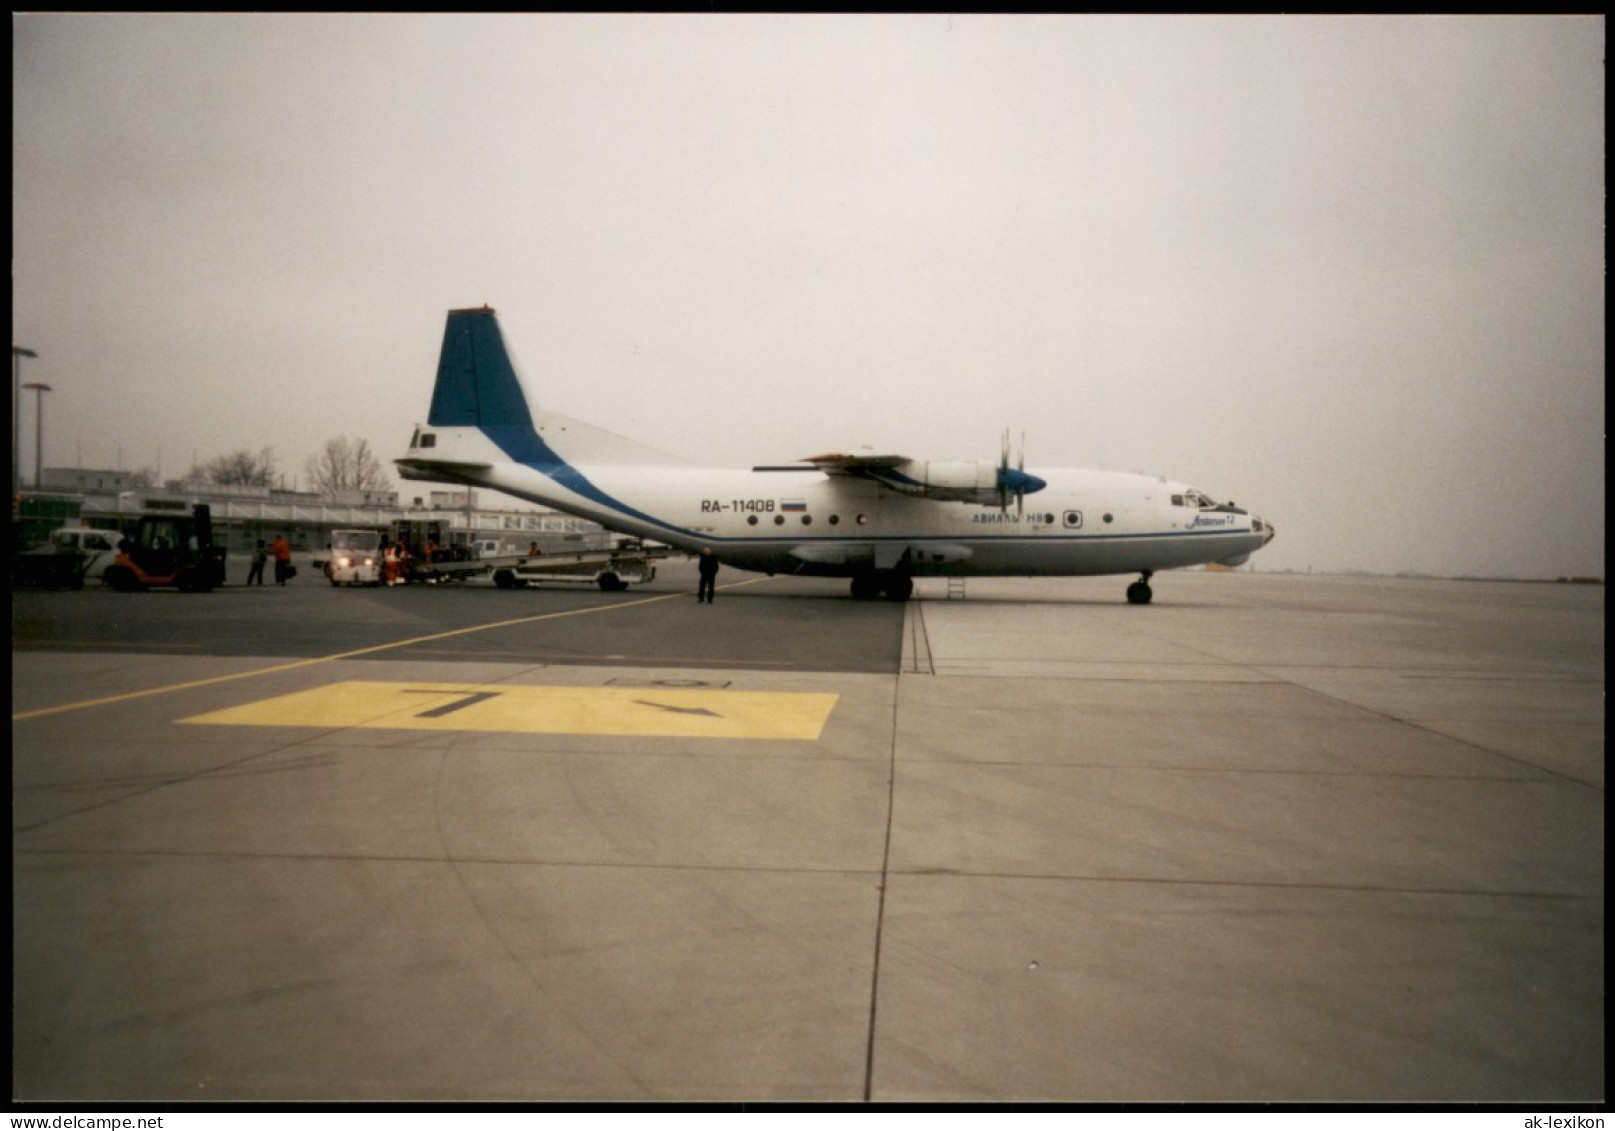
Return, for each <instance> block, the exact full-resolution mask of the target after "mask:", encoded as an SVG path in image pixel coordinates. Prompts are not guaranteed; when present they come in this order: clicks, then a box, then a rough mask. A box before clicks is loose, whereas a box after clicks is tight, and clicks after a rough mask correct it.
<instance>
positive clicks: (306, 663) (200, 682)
mask: <svg viewBox="0 0 1615 1131" xmlns="http://www.w3.org/2000/svg"><path fill="white" fill-rule="evenodd" d="M766 580H767V578H762V577H755V578H751V579H749V580H746V581H736V582H732V583H730V584H729V585H720V586H719V587H718V588H720V589H738V588H739V587H740V586H742V585H756V584H758V583H759V582H762V581H766ZM688 596H689V594H688V593H664V594H663V595H662V596H660V597H641V598H639V599H638V600H635V601H618V602H617V603H616V604H614V605H593V606H591V607H589V608H586V609H567V610H565V611H563V612H559V613H539V614H538V615H536V616H531V617H517V618H515V619H514V620H498V621H494V622H492V623H491V624H475V625H472V626H471V627H470V628H455V629H450V630H449V631H447V632H434V633H432V634H430V635H428V636H412V637H410V638H409V639H408V640H394V641H393V642H392V643H391V644H375V645H372V646H371V647H369V648H355V649H354V650H353V651H351V652H336V653H333V654H332V655H329V656H312V657H310V658H309V659H306V660H293V661H291V662H290V663H285V664H274V665H272V666H270V667H267V668H254V669H253V670H252V671H250V672H236V673H234V674H232V675H215V676H209V677H207V678H206V679H192V680H187V681H186V682H184V683H170V684H166V685H164V686H162V687H148V688H146V689H145V690H143V691H125V692H124V693H122V694H121V695H105V696H102V697H101V698H100V699H84V700H81V701H79V702H77V703H60V704H57V705H56V706H54V707H36V708H35V709H34V710H32V711H13V712H12V713H11V721H12V722H14V723H15V722H21V721H22V720H24V719H38V718H43V717H45V716H46V715H60V714H64V713H65V712H68V711H82V710H84V709H85V708H87V707H104V706H106V705H108V704H110V703H126V702H128V701H129V700H131V699H145V698H147V697H148V696H152V695H167V694H168V693H169V692H171V691H188V690H190V689H191V688H193V687H209V686H211V685H213V684H215V683H231V682H233V681H235V680H238V679H252V678H253V677H254V676H260V675H273V674H274V673H275V672H289V671H293V670H295V669H297V668H307V667H312V666H313V665H315V664H329V663H330V662H331V661H333V660H351V659H353V658H354V657H355V656H371V655H374V654H375V653H377V652H387V651H391V650H392V649H394V648H408V647H409V646H410V645H411V644H425V643H427V642H429V641H432V640H447V639H449V638H450V637H451V636H465V635H467V634H469V633H472V632H486V631H487V630H488V629H490V628H508V627H510V626H511V625H514V624H536V623H537V622H538V621H543V620H559V619H561V618H562V617H582V616H588V615H590V614H591V613H609V612H612V611H614V610H616V609H631V608H633V607H634V606H636V605H654V604H656V603H657V602H658V601H678V600H684V599H686V598H688ZM471 658H472V659H475V657H471Z"/></svg>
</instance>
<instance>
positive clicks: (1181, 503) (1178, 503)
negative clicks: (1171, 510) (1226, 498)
mask: <svg viewBox="0 0 1615 1131" xmlns="http://www.w3.org/2000/svg"><path fill="white" fill-rule="evenodd" d="M1172 505H1173V506H1175V507H1199V508H1200V509H1201V510H1206V509H1209V508H1211V507H1215V506H1216V505H1217V504H1216V503H1214V502H1213V501H1212V500H1211V499H1210V498H1209V497H1208V496H1207V495H1206V494H1205V493H1204V492H1203V491H1196V490H1195V489H1194V488H1192V487H1191V488H1189V490H1187V491H1185V492H1184V493H1183V494H1181V495H1173V496H1172Z"/></svg>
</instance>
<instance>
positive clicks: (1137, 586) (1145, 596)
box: [1127, 581, 1155, 605]
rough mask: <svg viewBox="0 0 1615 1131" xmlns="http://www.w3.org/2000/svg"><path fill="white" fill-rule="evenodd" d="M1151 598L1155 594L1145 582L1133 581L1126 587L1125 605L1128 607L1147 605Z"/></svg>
mask: <svg viewBox="0 0 1615 1131" xmlns="http://www.w3.org/2000/svg"><path fill="white" fill-rule="evenodd" d="M1153 596H1155V593H1154V591H1153V590H1151V589H1150V586H1149V582H1147V581H1135V582H1133V583H1132V584H1131V585H1129V586H1128V587H1127V603H1128V604H1129V605H1147V604H1149V603H1150V598H1151V597H1153Z"/></svg>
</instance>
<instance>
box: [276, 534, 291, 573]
mask: <svg viewBox="0 0 1615 1131" xmlns="http://www.w3.org/2000/svg"><path fill="white" fill-rule="evenodd" d="M273 553H274V555H275V584H276V585H285V584H286V575H287V574H288V573H290V572H291V570H290V568H289V567H290V566H291V564H292V547H291V544H290V543H289V542H287V541H286V536H285V535H284V534H277V535H275V547H274V551H273Z"/></svg>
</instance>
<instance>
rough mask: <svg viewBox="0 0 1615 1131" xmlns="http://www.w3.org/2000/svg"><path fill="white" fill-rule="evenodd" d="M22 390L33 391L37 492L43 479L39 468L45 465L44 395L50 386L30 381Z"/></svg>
mask: <svg viewBox="0 0 1615 1131" xmlns="http://www.w3.org/2000/svg"><path fill="white" fill-rule="evenodd" d="M23 388H25V389H32V390H33V391H34V490H36V491H37V490H39V481H40V480H41V479H43V478H44V474H43V472H42V471H41V468H43V467H44V465H45V394H46V393H48V392H50V386H49V385H47V384H45V383H44V382H43V381H30V382H28V384H26V385H24V386H23Z"/></svg>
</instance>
